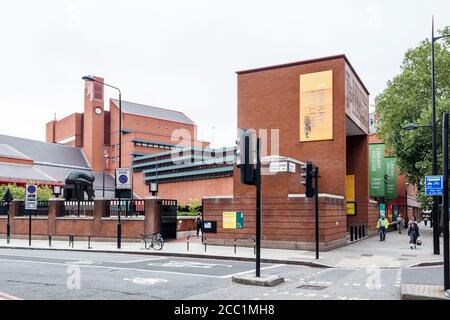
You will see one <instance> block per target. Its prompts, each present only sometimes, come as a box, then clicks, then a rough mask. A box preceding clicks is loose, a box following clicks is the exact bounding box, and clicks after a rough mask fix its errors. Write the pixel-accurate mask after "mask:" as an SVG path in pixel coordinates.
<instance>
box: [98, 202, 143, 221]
mask: <svg viewBox="0 0 450 320" xmlns="http://www.w3.org/2000/svg"><path fill="white" fill-rule="evenodd" d="M105 205H106V210H105V217H117V216H118V215H119V211H120V216H121V217H124V216H125V217H140V216H142V217H143V216H145V201H144V200H121V201H120V206H119V200H107V201H106V204H105Z"/></svg>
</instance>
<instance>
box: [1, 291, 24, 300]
mask: <svg viewBox="0 0 450 320" xmlns="http://www.w3.org/2000/svg"><path fill="white" fill-rule="evenodd" d="M0 300H22V299H20V298H18V297H15V296H12V295H10V294H7V293H4V292H0Z"/></svg>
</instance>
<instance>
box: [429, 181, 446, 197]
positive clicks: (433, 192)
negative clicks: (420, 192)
mask: <svg viewBox="0 0 450 320" xmlns="http://www.w3.org/2000/svg"><path fill="white" fill-rule="evenodd" d="M443 187H444V184H443V179H442V176H426V177H425V194H426V195H427V196H442V189H443Z"/></svg>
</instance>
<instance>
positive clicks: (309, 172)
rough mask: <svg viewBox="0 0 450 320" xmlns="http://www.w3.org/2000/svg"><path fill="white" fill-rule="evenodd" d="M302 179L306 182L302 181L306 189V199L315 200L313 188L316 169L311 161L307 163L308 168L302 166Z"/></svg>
mask: <svg viewBox="0 0 450 320" xmlns="http://www.w3.org/2000/svg"><path fill="white" fill-rule="evenodd" d="M302 171H303V173H302V177H304V178H305V180H303V181H302V184H303V185H304V186H305V187H306V192H305V194H306V197H307V198H313V197H314V187H313V177H314V167H313V164H312V162H311V161H307V162H306V166H302Z"/></svg>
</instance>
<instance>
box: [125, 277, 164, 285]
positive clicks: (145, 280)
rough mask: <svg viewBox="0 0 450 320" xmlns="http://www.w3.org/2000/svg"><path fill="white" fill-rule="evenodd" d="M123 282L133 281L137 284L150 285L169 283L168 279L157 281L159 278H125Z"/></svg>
mask: <svg viewBox="0 0 450 320" xmlns="http://www.w3.org/2000/svg"><path fill="white" fill-rule="evenodd" d="M123 280H125V281H131V282H133V283H136V284H150V285H153V284H157V283H165V282H169V281H168V280H166V279H157V278H133V279H128V278H124V279H123Z"/></svg>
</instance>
